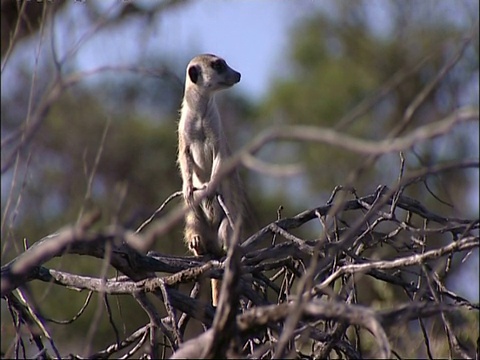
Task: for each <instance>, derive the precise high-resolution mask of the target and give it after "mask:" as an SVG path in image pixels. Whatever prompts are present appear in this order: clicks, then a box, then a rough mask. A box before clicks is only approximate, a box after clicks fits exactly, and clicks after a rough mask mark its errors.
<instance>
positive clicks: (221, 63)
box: [210, 59, 227, 73]
mask: <svg viewBox="0 0 480 360" xmlns="http://www.w3.org/2000/svg"><path fill="white" fill-rule="evenodd" d="M210 66H211V67H212V69H213V70H215V71H216V72H219V73H220V72H224V71H225V70H226V69H227V64H226V63H225V60H221V59H218V60H215V61H212V63H211V64H210Z"/></svg>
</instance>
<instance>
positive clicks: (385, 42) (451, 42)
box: [2, 1, 478, 356]
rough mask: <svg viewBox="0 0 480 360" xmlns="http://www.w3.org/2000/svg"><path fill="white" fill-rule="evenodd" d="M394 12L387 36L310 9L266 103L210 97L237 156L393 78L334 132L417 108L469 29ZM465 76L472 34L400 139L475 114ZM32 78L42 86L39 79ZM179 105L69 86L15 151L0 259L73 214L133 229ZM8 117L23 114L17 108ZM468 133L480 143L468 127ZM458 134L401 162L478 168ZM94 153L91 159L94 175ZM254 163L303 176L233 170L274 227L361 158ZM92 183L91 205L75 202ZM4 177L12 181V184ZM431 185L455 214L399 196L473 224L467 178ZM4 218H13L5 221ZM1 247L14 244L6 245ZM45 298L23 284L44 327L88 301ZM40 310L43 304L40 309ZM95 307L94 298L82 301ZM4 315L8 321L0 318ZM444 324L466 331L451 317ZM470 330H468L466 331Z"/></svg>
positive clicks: (57, 264)
mask: <svg viewBox="0 0 480 360" xmlns="http://www.w3.org/2000/svg"><path fill="white" fill-rule="evenodd" d="M391 4H392V11H391V14H390V15H392V16H391V19H390V20H391V22H390V24H389V26H390V30H389V33H388V34H379V33H378V32H375V31H373V30H372V28H371V27H372V23H371V22H372V19H370V18H369V17H368V16H367V12H366V10H365V6H366V4H365V2H363V1H355V2H351V1H349V2H347V1H340V2H333V1H332V2H331V5H332V7H333V8H334V10H335V11H334V15H332V14H327V13H325V12H314V13H312V14H311V15H310V16H309V17H307V18H304V19H302V21H301V22H299V23H298V24H297V26H296V27H295V28H294V31H293V33H292V34H291V38H290V46H289V51H288V54H285V55H286V56H288V59H289V62H288V63H289V65H290V68H289V69H286V70H285V74H282V76H281V77H280V76H279V77H278V78H277V79H275V80H274V81H273V83H272V84H271V91H270V93H269V94H268V96H267V97H266V99H264V100H263V101H261V102H259V103H250V102H249V101H248V100H247V99H245V98H242V97H241V96H239V95H238V94H235V93H233V95H232V94H231V93H226V94H223V95H222V96H221V97H220V111H221V113H222V117H223V119H224V121H225V123H226V128H227V133H228V135H229V137H230V138H231V139H232V142H233V144H234V148H239V147H240V146H241V145H242V144H245V143H246V142H248V140H250V138H251V137H252V136H254V134H255V133H256V132H257V131H259V130H260V129H263V128H266V127H270V126H276V125H279V124H292V125H295V124H308V125H318V126H323V127H332V128H336V127H338V126H339V122H340V119H342V117H343V116H345V115H346V114H347V113H348V112H349V111H351V110H352V109H354V107H355V106H356V105H357V104H358V103H360V102H361V101H362V100H364V99H365V98H368V97H369V96H371V95H372V94H374V93H375V92H376V91H378V89H379V88H381V87H382V86H383V84H385V83H386V82H387V81H389V79H391V77H392V76H393V75H394V74H396V73H398V72H404V73H406V75H405V80H404V81H403V82H402V83H401V84H400V85H399V86H398V87H395V88H393V89H391V91H390V92H389V93H388V94H387V95H386V96H384V97H383V98H382V100H381V101H380V102H378V103H376V104H375V106H374V107H373V108H372V109H371V110H370V111H368V112H366V113H364V114H362V115H361V116H359V117H358V118H357V119H355V121H353V122H351V123H349V124H347V125H346V126H342V127H341V128H339V131H342V132H346V133H348V134H351V135H354V136H358V137H362V138H367V139H375V140H381V139H384V138H385V136H386V134H387V133H388V132H389V131H390V129H392V128H393V127H394V126H395V125H396V124H397V123H398V122H399V121H400V120H401V118H402V116H403V114H404V113H405V111H406V109H407V108H408V106H409V105H410V104H411V103H412V101H413V100H414V99H415V97H416V96H417V95H418V94H419V93H420V92H421V91H422V90H423V89H424V88H425V87H426V86H428V84H429V82H431V81H432V79H433V78H435V76H437V74H438V73H439V72H440V70H441V69H442V67H443V66H445V64H446V63H447V62H448V61H449V59H451V58H452V56H454V53H455V51H457V49H458V48H459V47H460V44H461V42H462V41H463V38H464V37H465V36H466V34H467V33H468V31H469V29H468V27H466V24H458V23H453V22H450V21H446V20H445V19H444V18H443V15H445V13H444V14H443V15H442V12H441V11H445V10H442V9H440V10H438V11H437V12H435V4H434V3H432V2H429V3H419V2H400V1H396V2H395V1H392V2H391ZM431 12H433V14H432V13H431ZM421 14H423V15H424V16H421ZM427 15H428V16H427ZM406 24H408V26H406ZM125 26H128V25H127V24H125ZM256 51H259V50H256ZM424 59H427V60H426V61H425V63H424V64H423V65H422V66H421V67H420V68H419V69H418V71H412V72H410V73H408V72H409V71H410V70H411V69H413V68H415V67H416V66H417V65H418V64H419V63H420V62H421V61H423V60H424ZM186 60H187V59H186ZM186 62H187V61H185V63H186ZM169 66H170V67H171V70H172V72H173V73H176V74H182V73H183V71H184V70H183V64H182V65H178V64H170V65H169ZM53 71H54V69H53V67H49V68H47V69H45V71H42V72H41V73H40V72H39V73H38V74H37V75H38V76H40V77H43V76H46V77H48V76H53V75H52V74H53ZM475 74H476V76H478V36H477V37H474V39H473V40H472V41H471V44H470V45H469V46H468V47H467V49H466V50H465V52H464V54H463V55H462V57H461V59H460V60H459V61H458V63H457V64H456V65H455V67H454V69H453V70H452V71H450V72H449V73H448V74H447V75H446V76H445V77H443V78H442V79H441V81H440V83H439V85H438V86H437V87H436V88H435V90H434V91H433V92H432V93H431V94H429V95H428V96H427V98H426V99H425V101H424V102H423V103H422V105H421V106H420V108H419V109H418V111H417V112H416V113H415V114H414V116H413V118H412V122H411V123H410V124H409V126H408V127H407V128H406V130H405V131H409V130H411V129H413V128H415V127H417V126H419V125H421V124H425V123H428V122H431V121H435V120H438V119H441V118H442V117H444V116H446V115H447V114H449V113H450V112H451V111H453V110H454V109H456V108H457V107H459V106H460V105H465V102H467V104H470V105H473V106H478V99H471V98H470V97H469V96H468V92H469V89H470V88H471V87H473V86H474V84H473V82H474V80H473V77H474V76H475ZM26 75H27V77H24V78H22V77H19V79H18V81H19V83H18V84H17V87H19V88H20V89H22V90H21V91H19V94H18V95H19V96H18V97H15V98H14V99H11V100H9V102H8V103H7V102H4V101H2V132H5V133H8V132H9V131H13V130H14V129H15V128H16V127H17V126H18V124H19V121H21V120H22V117H19V113H22V111H24V110H25V107H26V106H27V105H26V104H28V100H29V92H28V88H29V77H30V76H31V74H26ZM42 81H44V82H45V83H47V82H48V79H43V80H42ZM477 84H478V82H477ZM477 91H478V88H477ZM181 95H182V89H181V88H180V87H179V86H178V84H176V83H175V82H174V81H171V80H168V79H145V77H144V76H141V75H138V76H127V77H122V76H121V75H120V74H119V77H118V78H106V80H105V82H101V83H97V84H96V85H95V86H89V87H88V86H79V87H76V88H73V89H70V90H69V91H67V92H66V93H64V94H63V95H62V96H61V97H60V98H59V99H58V101H56V103H55V104H54V106H53V107H52V109H51V111H50V112H49V114H48V116H47V118H46V121H45V122H44V124H43V125H42V127H41V128H40V130H39V131H38V132H37V133H36V135H35V137H34V139H33V141H32V143H31V144H30V145H29V147H28V151H26V152H24V153H23V154H22V160H23V161H22V162H21V164H22V166H21V167H23V168H22V169H21V171H22V174H25V172H26V171H27V169H28V173H27V175H26V177H25V182H24V184H23V185H22V186H20V187H16V189H15V191H14V192H12V193H11V194H10V196H11V198H13V199H14V201H16V199H17V198H18V196H20V195H21V202H20V205H19V207H18V209H17V210H16V211H15V212H13V211H12V207H11V208H10V210H9V212H8V213H7V214H6V218H5V219H6V223H5V224H6V225H5V226H6V228H5V229H3V233H2V249H3V251H4V252H3V253H2V262H3V263H5V262H6V261H7V260H9V259H11V258H13V257H14V256H15V255H17V254H18V252H19V251H21V245H20V244H18V242H19V241H20V240H21V239H23V238H26V239H27V241H28V242H29V243H32V242H34V241H36V240H38V239H40V238H41V237H42V236H44V235H47V234H49V233H52V232H54V231H55V230H56V229H58V228H60V227H61V226H64V225H65V224H72V223H74V222H75V221H76V220H77V217H78V215H79V213H80V212H81V211H82V209H83V211H84V212H86V211H89V210H91V209H101V211H102V214H103V217H102V220H101V222H100V223H99V224H98V225H97V226H98V227H102V226H105V225H108V224H111V223H117V224H120V225H122V226H124V227H127V228H131V229H135V228H137V227H138V226H139V225H140V224H141V223H142V222H143V220H145V219H146V218H148V217H149V216H150V214H151V213H152V212H153V211H154V210H155V209H156V208H157V207H158V206H159V205H160V204H161V203H162V202H163V201H164V200H165V199H166V198H167V197H168V196H169V195H170V194H172V193H173V192H175V191H177V190H179V189H180V188H181V181H180V177H179V175H178V170H177V166H176V151H177V150H176V141H177V137H176V125H177V119H178V108H179V105H180V99H181ZM19 107H23V110H18V108H19ZM156 109H161V111H160V113H161V115H160V116H158V115H154V114H156ZM475 126H476V130H475V131H477V132H478V124H475ZM469 129H470V130H471V128H467V129H463V131H456V132H454V133H453V134H452V136H450V137H449V138H448V139H443V140H441V141H435V142H431V143H429V144H425V145H422V146H420V147H418V148H416V149H415V154H412V153H409V154H407V168H418V167H421V166H424V165H429V164H433V163H439V162H442V161H445V160H452V159H462V158H471V157H474V156H477V157H478V149H475V145H473V144H472V139H471V138H470V137H469V133H468V132H469ZM105 131H106V135H105V140H104V141H103V142H102V136H103V133H104V132H105ZM476 146H478V143H477V145H476ZM99 152H100V156H99V162H98V165H95V162H96V157H97V154H98V153H99ZM29 156H30V157H31V158H30V160H29V161H28V163H27V159H28V158H29ZM259 156H260V157H261V158H263V159H264V160H266V161H269V162H272V163H277V164H281V163H291V162H301V163H302V164H305V165H306V167H307V171H306V172H305V173H304V174H302V175H301V176H298V177H295V178H293V179H289V178H286V179H272V178H268V177H266V176H265V175H263V174H253V173H251V172H247V171H244V170H242V173H243V174H244V178H245V182H246V184H247V187H248V193H249V195H250V199H251V201H252V203H253V204H254V206H255V208H256V213H257V215H258V217H259V221H258V222H259V224H261V225H264V224H266V223H268V222H270V221H273V220H275V219H276V211H277V208H278V207H279V206H280V205H283V206H284V207H285V210H284V212H283V213H282V214H283V215H284V216H291V215H294V214H295V213H296V212H297V211H301V210H305V209H306V208H308V207H311V206H314V205H317V206H319V205H322V204H323V203H324V202H325V200H326V199H327V198H328V195H329V193H330V192H331V191H332V189H333V188H334V187H335V186H336V185H341V184H343V182H344V181H345V178H346V177H347V175H348V174H349V172H350V171H351V170H352V169H353V168H356V167H357V166H358V165H359V164H360V163H361V161H362V160H363V157H362V156H360V155H357V154H352V153H349V152H346V151H343V150H340V149H336V148H332V147H330V146H324V145H312V144H303V143H295V144H291V143H288V144H286V143H276V144H271V145H268V146H267V147H266V148H265V149H263V150H262V151H261V152H260V154H259ZM27 164H28V165H27ZM94 168H95V171H94V172H93V174H92V171H93V169H94ZM398 171H399V159H398V155H396V154H393V155H388V156H386V157H384V158H382V159H381V160H380V161H379V162H377V163H376V164H375V165H374V166H372V167H371V168H369V169H366V170H365V171H364V172H363V173H362V176H361V177H360V178H359V179H358V181H357V182H356V183H355V184H354V185H355V187H356V188H357V190H358V191H359V193H360V194H364V193H366V192H369V191H372V190H373V189H374V188H375V187H376V186H377V185H378V184H380V183H386V184H392V183H394V181H395V179H396V178H397V176H398ZM91 176H93V181H92V187H91V195H90V196H88V197H86V194H87V189H88V186H89V185H88V184H89V179H90V177H91ZM8 177H10V178H11V173H10V174H7V176H6V178H8ZM2 182H3V178H2ZM428 185H429V188H430V189H431V190H432V191H433V193H435V194H436V195H438V196H439V197H440V198H442V199H443V200H445V201H447V202H450V203H452V204H453V208H452V207H449V206H445V205H443V204H441V203H440V202H439V201H437V200H435V199H434V198H433V197H432V195H431V194H430V193H429V191H428V190H427V188H426V186H425V185H424V184H422V183H420V184H418V185H416V186H413V187H411V188H409V190H408V191H409V194H408V195H411V196H413V197H415V198H417V199H418V200H420V201H422V202H425V203H427V204H428V205H429V206H430V207H431V209H434V210H436V211H438V212H441V213H444V214H446V215H449V214H457V215H459V214H460V215H462V216H475V215H478V209H477V210H475V209H474V210H473V214H472V210H470V209H468V206H466V203H467V202H468V200H469V197H470V196H472V195H471V194H472V192H471V187H472V180H471V177H468V176H466V175H465V172H462V171H460V172H450V173H446V174H442V175H439V176H436V177H433V178H431V179H429V181H428ZM2 189H3V187H2ZM7 201H8V198H4V197H3V196H2V212H3V213H5V207H6V204H7ZM174 203H175V202H174ZM175 204H178V202H176V203H175ZM169 206H174V205H169ZM167 211H168V208H167ZM14 214H15V218H14V221H13V222H12V223H10V220H11V219H13V216H14ZM10 224H11V226H10ZM181 227H182V226H181V224H180V225H179V226H177V227H176V228H175V229H174V230H173V231H172V232H171V233H170V234H168V236H166V237H165V239H159V241H157V244H156V246H157V249H156V250H158V251H161V252H165V253H172V254H185V253H186V248H185V247H184V245H183V241H182V239H181V238H182V234H181V231H182V230H181ZM307 233H308V236H309V237H310V238H312V237H318V231H314V230H311V229H310V230H309V231H307ZM7 242H17V243H16V244H14V245H12V244H7V245H6V243H7ZM385 255H386V256H388V254H385ZM70 259H71V261H70ZM47 266H51V267H53V268H56V269H58V270H65V271H71V272H74V273H78V274H91V275H95V274H97V272H96V271H94V270H92V269H98V268H99V267H100V261H99V260H95V259H90V258H80V259H79V257H74V256H69V257H68V258H67V257H64V258H62V259H55V260H52V261H51V262H50V263H48V264H47ZM92 271H93V273H92ZM109 275H110V276H113V275H114V273H113V272H111V273H110V274H109ZM364 285H365V289H366V291H364V292H363V293H362V299H363V300H365V301H366V302H369V303H371V302H374V301H379V302H380V303H382V304H383V305H384V304H385V303H389V304H390V303H394V302H395V301H396V300H398V296H400V295H399V294H393V293H391V292H389V291H386V290H385V289H383V288H381V289H378V288H376V287H378V286H377V285H375V286H372V284H368V282H365V283H364ZM45 289H46V288H45V284H42V283H38V282H33V283H32V284H31V290H32V293H33V294H34V295H35V297H38V298H39V299H42V301H39V303H40V304H41V308H42V311H43V312H44V314H45V316H47V317H56V318H63V319H66V318H69V317H71V316H73V314H74V313H75V312H76V311H77V309H79V308H80V307H81V306H82V302H83V301H84V298H85V296H78V294H77V293H76V292H72V291H71V290H66V289H62V288H60V287H56V286H53V285H52V286H50V287H48V292H47V293H45V291H46V290H45ZM45 299H48V301H45V302H43V300H45ZM98 301H99V300H98V298H97V297H96V296H94V299H93V303H94V304H96V303H97V302H98ZM117 301H118V302H119V306H118V307H117V305H115V306H112V308H114V317H115V318H117V316H118V319H120V318H123V319H127V320H128V321H121V320H119V322H120V321H121V322H122V323H126V324H128V328H129V329H128V330H127V332H128V331H132V330H134V329H135V327H136V326H139V325H140V324H141V323H142V321H144V320H145V319H141V317H144V314H143V312H141V313H142V314H141V315H140V316H139V315H137V314H138V306H137V305H133V303H134V302H133V301H132V300H131V299H130V298H129V297H128V298H127V297H125V298H122V297H121V298H119V299H118V300H116V298H112V302H114V303H115V304H116V302H117ZM65 304H68V306H65ZM95 309H96V307H95V306H93V307H92V306H90V307H89V309H88V310H87V312H86V313H85V314H84V316H82V317H81V318H80V319H79V320H78V322H76V323H75V325H74V327H75V328H76V329H77V330H78V331H79V332H81V333H84V332H86V331H87V330H88V326H89V324H90V322H91V319H92V317H93V314H94V312H95ZM120 309H121V310H120ZM2 313H3V317H5V312H4V311H3V308H2ZM467 316H469V317H472V316H474V317H475V319H474V320H473V323H475V321H476V323H477V324H478V314H475V315H472V314H468V315H467ZM130 320H132V321H130ZM455 321H457V322H458V324H464V319H463V318H461V317H459V318H458V319H455ZM471 323H472V319H470V321H469V322H468V324H471ZM3 324H4V320H2V330H3V328H4V326H6V325H3ZM62 329H63V328H62V326H60V325H52V330H53V331H55V332H59V333H61V332H62ZM71 330H73V329H69V331H68V332H64V336H65V337H64V339H63V340H64V341H65V349H68V348H69V347H71V346H78V343H77V344H74V345H73V342H75V339H69V336H71ZM473 333H474V332H471V333H468V332H465V333H462V334H463V335H462V336H464V341H469V342H471V341H475V339H473V337H472V336H473V335H474V334H473ZM68 334H70V335H68ZM97 335H98V336H97V337H96V338H95V344H96V345H97V346H100V347H101V346H105V345H107V344H109V343H110V341H111V339H112V338H113V337H112V329H111V327H110V326H109V325H108V320H107V318H106V316H105V318H104V319H103V321H102V324H101V327H100V329H99V332H98V334H97ZM477 335H478V332H477ZM3 338H4V337H2V351H4V350H5V349H6V347H7V346H9V342H10V341H11V337H8V336H7V337H5V341H4V339H3ZM445 351H448V349H446V350H445ZM407 354H408V353H407ZM442 354H443V352H442ZM444 354H447V353H446V352H445V353H444ZM406 356H408V355H406Z"/></svg>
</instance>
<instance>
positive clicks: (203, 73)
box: [186, 54, 241, 93]
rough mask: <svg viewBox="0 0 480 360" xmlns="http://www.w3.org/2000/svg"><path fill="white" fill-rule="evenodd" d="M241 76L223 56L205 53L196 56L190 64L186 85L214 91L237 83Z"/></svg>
mask: <svg viewBox="0 0 480 360" xmlns="http://www.w3.org/2000/svg"><path fill="white" fill-rule="evenodd" d="M240 77H241V75H240V73H239V72H237V71H235V70H233V69H232V68H231V67H229V66H228V65H227V63H226V62H225V60H223V59H222V58H220V57H218V56H215V55H211V54H203V55H198V56H196V57H194V58H193V59H192V60H191V61H190V63H189V64H188V66H187V84H186V85H187V87H189V86H195V87H197V88H198V89H199V90H201V91H206V92H208V93H212V92H215V91H218V90H222V89H226V88H229V87H231V86H233V85H235V84H236V83H238V82H239V81H240Z"/></svg>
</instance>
